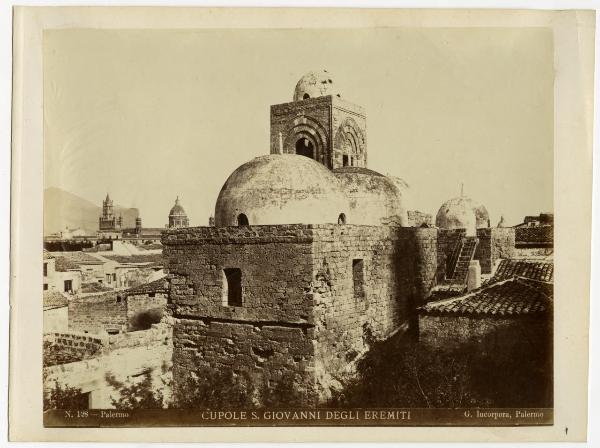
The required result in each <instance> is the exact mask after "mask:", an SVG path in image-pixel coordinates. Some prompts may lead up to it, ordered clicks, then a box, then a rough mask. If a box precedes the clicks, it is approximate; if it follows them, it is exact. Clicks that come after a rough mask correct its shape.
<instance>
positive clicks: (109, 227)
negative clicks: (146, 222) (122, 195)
mask: <svg viewBox="0 0 600 448" xmlns="http://www.w3.org/2000/svg"><path fill="white" fill-rule="evenodd" d="M122 226H123V217H122V216H119V217H118V218H117V217H116V216H115V214H114V212H113V201H112V199H111V198H110V196H109V195H108V193H106V199H105V200H104V201H102V216H100V217H99V218H98V228H99V229H100V231H101V232H102V231H107V232H112V231H118V230H120V229H121V227H122Z"/></svg>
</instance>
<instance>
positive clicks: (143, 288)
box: [121, 277, 169, 296]
mask: <svg viewBox="0 0 600 448" xmlns="http://www.w3.org/2000/svg"><path fill="white" fill-rule="evenodd" d="M153 292H162V293H167V292H169V282H168V281H167V279H166V278H165V277H163V278H159V279H158V280H154V281H153V282H150V283H144V284H143V285H139V286H134V287H132V288H129V289H126V290H125V291H123V293H121V295H124V296H131V295H137V294H149V293H153Z"/></svg>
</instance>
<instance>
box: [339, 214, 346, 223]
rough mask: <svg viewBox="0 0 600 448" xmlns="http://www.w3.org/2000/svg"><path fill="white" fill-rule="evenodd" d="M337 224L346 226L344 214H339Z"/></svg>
mask: <svg viewBox="0 0 600 448" xmlns="http://www.w3.org/2000/svg"><path fill="white" fill-rule="evenodd" d="M338 224H346V215H345V214H344V213H340V216H338Z"/></svg>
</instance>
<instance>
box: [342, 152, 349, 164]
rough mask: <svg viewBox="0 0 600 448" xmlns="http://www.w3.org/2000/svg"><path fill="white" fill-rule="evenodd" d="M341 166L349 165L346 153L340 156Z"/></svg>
mask: <svg viewBox="0 0 600 448" xmlns="http://www.w3.org/2000/svg"><path fill="white" fill-rule="evenodd" d="M342 166H349V164H348V156H347V155H346V154H344V155H343V156H342Z"/></svg>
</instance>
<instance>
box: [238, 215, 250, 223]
mask: <svg viewBox="0 0 600 448" xmlns="http://www.w3.org/2000/svg"><path fill="white" fill-rule="evenodd" d="M237 224H238V226H249V225H250V222H249V221H248V217H247V216H246V215H244V214H243V213H240V214H239V215H238V217H237Z"/></svg>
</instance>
